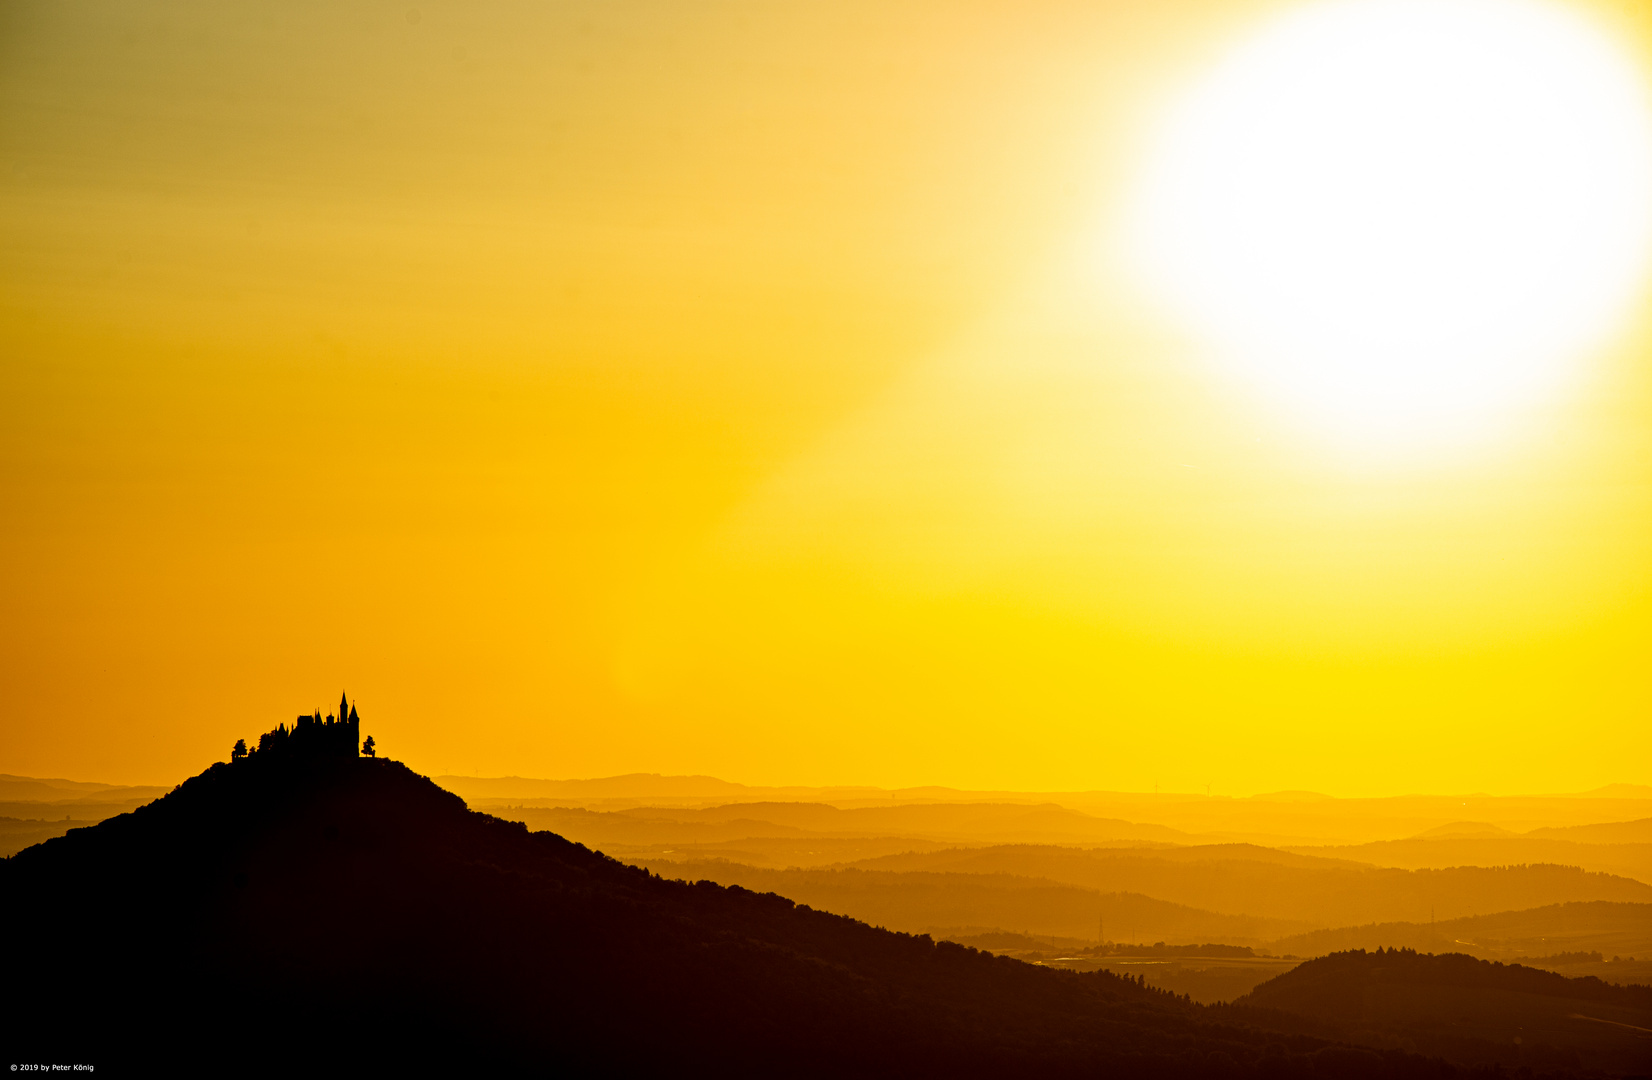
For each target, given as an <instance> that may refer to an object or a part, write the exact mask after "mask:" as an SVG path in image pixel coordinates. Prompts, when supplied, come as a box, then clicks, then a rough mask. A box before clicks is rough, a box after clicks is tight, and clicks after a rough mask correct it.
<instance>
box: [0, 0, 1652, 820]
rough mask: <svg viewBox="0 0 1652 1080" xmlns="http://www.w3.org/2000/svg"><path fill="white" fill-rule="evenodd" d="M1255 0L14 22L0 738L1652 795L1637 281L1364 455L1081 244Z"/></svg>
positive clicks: (160, 769) (517, 767)
mask: <svg viewBox="0 0 1652 1080" xmlns="http://www.w3.org/2000/svg"><path fill="white" fill-rule="evenodd" d="M1289 7H1290V5H1281V4H1277V3H1276V4H1261V3H1243V2H1234V3H1211V2H1187V0H1170V2H1166V3H1162V4H1152V5H1147V4H1124V3H1111V2H1103V3H1097V2H1090V3H1077V2H1073V3H1043V4H1028V3H965V4H958V3H945V4H942V3H929V2H913V3H904V4H890V3H884V2H878V3H843V4H834V5H776V4H762V3H743V4H742V3H708V4H698V5H683V4H668V3H644V2H636V0H604V2H602V3H595V2H592V3H560V4H514V3H481V4H458V3H428V2H421V3H419V4H418V5H417V6H416V7H413V6H410V5H408V4H406V3H395V4H369V3H343V4H338V3H325V4H323V3H311V4H300V3H281V4H276V3H270V2H264V0H254V2H249V3H244V4H236V5H222V4H209V3H184V2H162V0H154V2H134V3H126V4H115V3H90V4H84V5H62V4H55V3H46V2H38V3H37V2H23V3H13V4H8V5H6V6H5V7H4V9H3V10H0V507H3V508H4V510H3V517H0V565H4V566H5V568H6V569H5V571H4V573H3V574H0V771H4V772H12V773H21V774H28V775H54V776H69V777H74V778H84V779H92V778H96V779H100V780H105V781H111V782H157V783H159V782H171V781H174V780H176V779H178V778H180V777H181V776H183V775H184V774H187V773H189V772H192V771H196V770H198V769H199V768H201V767H203V766H204V765H205V764H207V763H208V762H210V761H212V760H215V759H218V758H222V757H224V756H225V755H226V754H227V749H228V746H229V744H230V743H231V742H233V741H234V739H235V738H237V737H242V736H250V735H252V734H255V733H256V732H258V731H260V730H263V729H266V728H268V727H271V726H273V725H274V724H275V723H276V722H278V721H280V720H288V719H291V717H292V716H293V715H296V714H297V713H298V712H299V711H301V710H302V711H308V710H310V709H312V708H314V707H315V706H317V705H318V704H320V705H323V706H324V705H325V704H326V703H328V702H331V701H334V700H336V695H337V694H338V692H339V690H340V689H341V688H343V689H346V690H348V691H349V692H350V694H351V696H352V698H356V699H359V702H360V705H361V712H362V714H363V717H364V724H365V728H364V730H366V731H367V732H370V733H372V734H374V735H375V736H376V737H377V740H378V743H379V745H380V746H381V748H382V749H383V751H384V752H385V753H387V754H389V755H390V756H392V757H397V758H400V759H402V760H405V761H407V762H409V763H410V764H412V765H413V766H415V767H416V768H420V769H423V770H427V771H451V772H466V773H469V772H479V773H482V774H492V775H498V774H519V775H529V776H590V775H602V774H610V773H619V772H629V771H659V772H703V773H711V774H715V775H719V776H723V777H727V778H729V779H734V780H741V781H745V782H749V783H872V784H882V785H916V784H949V785H955V786H972V787H999V788H1023V789H1074V788H1112V789H1146V788H1150V787H1151V786H1153V785H1154V784H1158V785H1160V786H1161V787H1164V788H1167V789H1177V788H1179V789H1183V790H1203V789H1204V787H1205V786H1206V785H1210V786H1211V788H1212V789H1213V790H1214V791H1216V792H1226V793H1230V794H1245V793H1251V792H1258V791H1267V790H1275V789H1280V788H1311V789H1315V790H1321V791H1326V792H1330V793H1334V794H1387V793H1398V792H1411V791H1437V792H1448V791H1449V792H1458V791H1486V792H1492V793H1513V792H1529V791H1566V790H1582V789H1586V788H1591V787H1595V786H1598V785H1602V784H1605V783H1610V782H1638V783H1647V782H1652V728H1649V725H1648V722H1647V720H1648V713H1649V709H1652V684H1649V677H1652V672H1649V665H1648V659H1647V658H1648V649H1649V647H1652V559H1649V558H1648V553H1649V551H1652V547H1649V545H1652V366H1649V364H1648V362H1647V361H1648V357H1649V352H1652V321H1649V320H1647V319H1646V318H1645V316H1644V315H1643V314H1641V312H1643V311H1644V310H1645V306H1646V305H1645V300H1646V299H1647V290H1646V286H1645V283H1644V282H1643V281H1640V282H1639V283H1638V284H1637V285H1636V288H1637V290H1638V291H1636V292H1635V294H1634V296H1633V298H1632V299H1633V303H1632V304H1630V305H1629V306H1628V308H1627V309H1626V310H1627V311H1628V314H1627V315H1625V316H1623V317H1622V318H1620V319H1619V320H1618V321H1617V322H1616V323H1614V324H1613V327H1612V332H1611V333H1609V334H1603V335H1602V336H1600V337H1599V340H1597V341H1594V342H1593V343H1592V344H1591V345H1590V347H1589V348H1588V349H1586V350H1582V351H1579V352H1578V355H1577V356H1576V357H1574V358H1573V362H1572V367H1571V368H1570V369H1568V370H1569V371H1570V374H1569V376H1568V378H1567V379H1566V380H1564V381H1563V382H1560V383H1556V385H1555V387H1554V388H1553V389H1552V390H1551V391H1550V392H1546V393H1545V394H1543V395H1542V396H1541V397H1540V398H1539V399H1534V400H1533V401H1528V402H1526V403H1525V404H1524V405H1523V406H1522V407H1521V409H1520V410H1517V412H1516V413H1511V414H1510V415H1511V416H1512V419H1507V421H1506V423H1503V424H1502V426H1501V427H1498V428H1497V430H1496V433H1495V434H1494V435H1491V436H1486V437H1480V436H1479V435H1476V436H1475V437H1474V438H1469V437H1468V436H1467V435H1464V437H1463V438H1462V439H1460V440H1456V441H1453V439H1452V438H1449V437H1447V438H1444V439H1443V440H1442V439H1435V440H1434V441H1432V442H1429V443H1427V444H1426V445H1421V444H1419V445H1420V448H1413V449H1411V450H1407V451H1405V452H1399V451H1394V452H1389V450H1387V449H1385V450H1383V451H1382V452H1365V451H1361V452H1359V453H1354V452H1350V451H1348V450H1347V448H1346V447H1343V446H1339V445H1338V444H1337V443H1336V441H1335V439H1330V438H1327V437H1326V434H1325V432H1324V431H1323V430H1320V429H1316V428H1315V427H1314V425H1313V424H1312V423H1306V424H1305V423H1300V422H1297V419H1293V418H1292V416H1290V415H1287V413H1286V412H1285V411H1282V408H1281V407H1279V406H1278V405H1277V403H1270V402H1268V401H1265V400H1262V399H1261V398H1259V397H1258V396H1257V395H1256V394H1254V393H1252V392H1250V391H1249V390H1246V389H1241V388H1240V387H1239V386H1238V384H1236V383H1235V382H1234V381H1233V379H1231V378H1227V377H1225V376H1223V375H1221V374H1219V373H1217V372H1216V371H1214V370H1213V367H1212V364H1211V363H1209V362H1208V358H1207V357H1206V356H1205V354H1204V353H1203V352H1202V351H1201V348H1202V346H1201V345H1200V344H1199V343H1198V342H1197V341H1196V340H1194V337H1196V335H1194V336H1190V335H1189V333H1188V332H1187V328H1186V327H1185V326H1177V325H1175V324H1174V323H1173V322H1167V321H1166V319H1165V318H1164V317H1163V316H1162V313H1156V312H1155V310H1153V309H1151V305H1150V304H1148V303H1147V302H1146V301H1144V300H1143V299H1142V297H1141V296H1139V295H1138V294H1136V293H1134V292H1132V291H1131V290H1130V289H1129V288H1127V287H1125V286H1123V285H1121V284H1120V283H1119V281H1118V280H1117V278H1116V276H1115V275H1114V274H1113V271H1112V270H1110V269H1107V268H1100V269H1098V268H1097V264H1096V260H1095V259H1094V258H1092V256H1093V255H1094V251H1095V241H1094V238H1095V237H1096V236H1099V235H1103V234H1105V233H1106V232H1107V229H1108V228H1109V225H1108V223H1109V222H1114V221H1117V220H1118V219H1119V218H1120V215H1121V214H1127V212H1128V207H1129V206H1130V205H1131V204H1130V198H1131V195H1130V193H1131V192H1132V191H1133V190H1134V188H1133V187H1132V185H1133V184H1135V183H1137V180H1136V179H1135V178H1137V177H1138V176H1139V175H1141V172H1142V169H1143V167H1144V166H1143V164H1142V163H1143V161H1144V155H1146V154H1147V153H1148V151H1147V149H1145V148H1146V147H1148V146H1150V145H1151V143H1152V139H1153V133H1154V131H1155V130H1157V129H1156V128H1155V126H1154V125H1155V123H1157V122H1159V121H1156V120H1155V117H1159V116H1161V115H1162V114H1163V110H1164V108H1165V105H1164V103H1165V102H1166V101H1169V100H1173V99H1174V98H1175V96H1176V95H1177V94H1178V93H1179V92H1181V91H1182V90H1184V89H1185V88H1186V87H1188V86H1190V85H1193V84H1195V83H1196V82H1197V80H1198V78H1199V77H1200V73H1201V72H1204V71H1207V70H1209V69H1210V68H1211V66H1212V65H1213V64H1215V63H1216V62H1217V61H1218V59H1219V58H1220V57H1221V56H1222V55H1224V53H1223V50H1224V48H1226V47H1228V45H1229V43H1231V42H1232V41H1234V40H1237V37H1242V36H1243V35H1244V34H1245V33H1246V32H1247V28H1250V27H1253V26H1256V25H1261V24H1262V23H1263V22H1265V20H1267V19H1268V18H1270V17H1274V16H1275V15H1276V14H1277V13H1278V12H1280V11H1281V10H1286V9H1288V8H1289ZM1573 10H1576V11H1578V12H1580V13H1581V14H1582V16H1584V17H1587V18H1588V19H1590V20H1594V22H1595V23H1596V24H1598V25H1599V26H1600V27H1601V28H1602V33H1604V34H1606V35H1608V36H1609V37H1611V39H1612V40H1613V41H1615V42H1616V43H1617V45H1618V46H1620V47H1621V48H1622V49H1623V50H1625V52H1626V54H1627V55H1629V56H1631V57H1632V58H1633V59H1634V62H1635V63H1637V64H1644V63H1645V62H1646V60H1647V58H1648V57H1652V48H1649V46H1648V42H1649V40H1652V38H1649V35H1648V33H1647V26H1646V24H1645V22H1644V20H1645V18H1646V16H1645V15H1644V13H1643V14H1642V15H1640V16H1637V15H1636V12H1635V8H1634V6H1633V5H1629V4H1625V5H1623V7H1622V8H1621V9H1614V8H1610V7H1605V6H1598V5H1597V6H1593V7H1580V6H1577V5H1573ZM1637 19H1639V20H1640V21H1637ZM1108 265H1109V266H1110V265H1111V264H1108ZM1637 281H1638V279H1637ZM1324 426H1325V425H1321V428H1323V427H1324ZM1448 434H1449V433H1448ZM1367 449H1369V448H1367Z"/></svg>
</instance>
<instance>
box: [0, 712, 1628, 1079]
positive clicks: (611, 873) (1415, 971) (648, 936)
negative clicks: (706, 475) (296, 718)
mask: <svg viewBox="0 0 1652 1080" xmlns="http://www.w3.org/2000/svg"><path fill="white" fill-rule="evenodd" d="M283 734H284V735H285V736H288V737H285V738H282V739H278V740H273V741H265V742H263V743H262V744H261V747H260V749H259V750H257V751H255V752H254V753H252V754H250V755H248V756H245V757H238V758H237V759H236V760H234V761H232V762H230V763H224V764H219V765H215V766H213V767H212V768H210V769H208V770H206V771H205V772H204V773H202V774H201V775H199V776H197V777H194V778H192V779H190V780H188V781H186V782H185V783H183V784H182V785H180V786H179V787H178V788H176V789H175V790H173V791H172V792H170V793H168V794H167V795H166V796H165V797H163V798H161V799H158V800H156V801H154V802H152V803H149V804H147V805H145V806H143V807H140V808H139V809H137V810H135V811H133V812H130V813H126V814H122V815H119V816H116V817H114V818H111V819H108V820H105V821H103V822H102V823H100V824H98V825H96V826H92V827H88V828H80V829H75V830H72V831H70V832H68V833H67V834H65V835H64V836H61V837H57V838H53V839H50V840H47V841H45V842H44V843H41V844H38V845H35V846H33V847H30V848H28V849H26V850H24V851H22V852H20V853H18V854H17V855H14V856H12V857H10V858H8V859H6V860H5V861H4V863H0V918H3V919H4V920H5V925H6V926H7V927H8V928H10V936H9V938H8V947H9V951H8V960H9V961H10V962H9V964H8V971H7V978H6V979H5V980H3V981H0V986H3V988H4V990H3V995H4V996H3V1000H0V1008H4V1010H5V1016H6V1017H7V1021H8V1029H7V1030H8V1041H9V1043H10V1044H11V1046H12V1049H13V1055H14V1057H15V1058H17V1059H19V1060H25V1061H47V1062H54V1061H55V1062H76V1063H88V1064H92V1065H94V1067H96V1068H98V1069H101V1070H103V1071H104V1072H105V1073H108V1072H111V1071H112V1072H114V1073H115V1074H116V1075H120V1074H121V1073H122V1072H134V1073H139V1074H148V1073H153V1072H157V1071H162V1070H165V1071H169V1072H171V1071H179V1070H183V1071H189V1072H197V1071H198V1072H210V1073H213V1074H218V1073H229V1074H232V1075H255V1074H267V1075H290V1074H292V1073H294V1072H297V1071H303V1072H306V1073H308V1072H315V1071H322V1072H329V1073H332V1072H342V1071H345V1070H369V1069H370V1070H372V1071H373V1073H374V1074H379V1075H382V1074H385V1073H387V1072H412V1071H415V1070H416V1071H418V1072H419V1073H421V1074H428V1073H430V1072H431V1071H433V1070H436V1069H442V1070H444V1071H458V1070H461V1069H462V1070H463V1071H464V1074H465V1075H477V1074H480V1073H484V1072H493V1071H509V1072H512V1073H525V1074H532V1075H578V1076H587V1075H614V1076H634V1075H644V1074H654V1073H665V1074H669V1075H686V1076H701V1075H712V1074H715V1075H719V1076H744V1075H787V1076H843V1075H855V1076H903V1077H921V1076H943V1075H944V1076H948V1077H959V1076H965V1077H967V1076H992V1077H998V1076H1007V1075H1040V1076H1052V1077H1063V1076H1080V1075H1083V1076H1094V1075H1098V1074H1099V1075H1108V1076H1117V1077H1165V1078H1170V1077H1193V1076H1198V1077H1256V1078H1261V1077H1302V1078H1309V1077H1371V1078H1378V1077H1440V1078H1445V1077H1485V1078H1487V1080H1490V1078H1491V1077H1492V1076H1494V1075H1502V1074H1501V1073H1498V1072H1495V1071H1493V1070H1494V1068H1495V1067H1496V1066H1498V1065H1505V1064H1512V1065H1515V1066H1521V1067H1527V1068H1532V1069H1534V1070H1535V1072H1534V1073H1533V1075H1535V1076H1541V1075H1553V1076H1581V1075H1616V1076H1624V1075H1631V1074H1633V1073H1635V1072H1637V1071H1644V1070H1642V1069H1641V1066H1642V1065H1644V1064H1647V1063H1648V1062H1649V1061H1652V1059H1649V1058H1648V1057H1647V1056H1646V1055H1645V1054H1644V1050H1645V1048H1646V1045H1647V1044H1645V1043H1644V1042H1643V1041H1637V1040H1638V1039H1639V1034H1638V1033H1641V1032H1647V1033H1648V1034H1652V1002H1649V1001H1648V1000H1647V993H1648V992H1647V991H1645V990H1644V988H1628V989H1625V988H1620V987H1616V986H1610V985H1607V984H1605V983H1602V982H1601V981H1600V980H1597V979H1565V978H1560V977H1558V976H1553V975H1548V974H1546V973H1543V972H1538V971H1535V970H1532V969H1528V968H1525V967H1506V966H1504V965H1501V964H1482V963H1480V962H1478V961H1475V960H1473V959H1472V958H1469V957H1466V956H1464V957H1456V958H1455V959H1453V958H1449V957H1448V958H1444V960H1445V962H1444V963H1443V964H1442V963H1441V961H1440V958H1435V957H1428V958H1426V960H1425V961H1419V960H1418V958H1417V957H1415V956H1407V957H1406V960H1407V964H1406V965H1405V967H1404V970H1403V971H1402V972H1400V973H1399V974H1396V973H1395V969H1396V963H1395V960H1394V957H1393V955H1392V954H1372V953H1364V952H1360V953H1339V954H1335V955H1333V956H1330V957H1326V958H1324V959H1322V960H1315V961H1311V962H1309V963H1308V964H1306V965H1303V966H1302V967H1300V968H1297V969H1296V970H1294V971H1292V972H1291V973H1290V974H1289V975H1288V976H1287V977H1286V980H1285V981H1277V980H1276V982H1274V983H1270V984H1267V985H1265V986H1264V987H1263V988H1261V989H1259V990H1257V991H1256V992H1255V993H1253V994H1252V995H1251V998H1252V999H1253V1000H1248V1001H1246V1002H1244V1003H1241V1004H1238V1005H1213V1006H1205V1005H1200V1004H1198V1003H1196V1002H1193V1001H1190V1000H1188V999H1187V998H1186V997H1177V996H1174V995H1171V994H1169V993H1165V992H1163V991H1157V990H1154V989H1152V988H1151V987H1149V986H1147V985H1145V980H1143V979H1142V978H1140V977H1139V976H1137V977H1125V976H1121V975H1119V974H1117V973H1114V972H1112V971H1107V970H1095V971H1090V972H1075V971H1062V970H1052V969H1051V968H1049V967H1046V966H1039V965H1034V964H1027V963H1023V962H1020V961H1018V960H1015V959H1011V958H1008V957H1005V956H995V955H993V954H992V953H990V952H986V951H980V950H976V949H972V948H968V947H965V946H962V945H959V944H955V943H951V942H946V941H940V942H937V941H934V940H932V939H931V938H929V937H925V936H918V935H910V934H901V933H896V932H892V931H889V930H884V929H879V928H876V927H872V926H869V925H867V924H866V923H864V922H860V921H856V920H854V919H851V918H847V917H845V916H843V915H839V914H831V913H827V912H823V911H818V910H814V909H812V908H811V907H809V906H807V905H800V904H797V903H794V902H793V901H792V900H791V899H787V898H784V897H781V896H776V895H772V894H759V893H755V892H752V891H749V890H746V889H742V888H739V887H724V886H722V885H718V884H716V883H713V882H710V881H698V882H689V881H678V880H670V879H667V878H663V877H660V876H657V875H655V874H652V873H650V872H649V871H647V870H645V869H640V868H637V867H635V866H629V865H626V864H624V863H622V862H619V861H617V860H614V859H611V858H608V857H606V856H603V855H601V854H599V853H596V852H593V851H591V850H589V849H588V848H586V847H584V846H583V845H580V844H577V843H573V842H571V841H569V840H567V839H565V838H563V837H561V836H558V835H555V834H554V833H551V832H545V831H540V832H530V831H529V830H528V829H527V828H525V827H524V826H522V825H521V824H519V823H513V822H507V821H504V820H501V819H499V818H496V817H492V816H489V815H486V814H482V813H478V812H475V811H472V810H468V809H467V808H466V807H465V805H464V803H463V801H462V800H460V799H459V798H458V797H457V796H455V795H453V794H451V793H450V792H446V791H443V790H442V789H440V788H439V787H437V786H436V785H435V784H433V783H431V782H430V781H428V780H427V779H425V778H424V777H421V776H418V775H417V774H415V773H413V772H412V771H411V770H409V769H407V768H405V767H404V766H402V765H400V764H398V763H395V762H391V761H385V760H375V759H371V758H360V757H356V756H354V750H353V748H351V747H348V746H344V747H342V750H341V746H340V744H339V740H336V739H334V740H326V739H317V738H310V737H309V736H311V735H314V734H315V732H312V731H308V730H307V729H304V728H300V729H299V730H298V731H297V732H296V733H285V732H284V733H283ZM1464 965H1468V967H1465V966H1464ZM1465 971H1466V972H1467V974H1464V972H1465ZM1291 979H1294V980H1295V981H1288V980H1291ZM1396 979H1403V980H1409V982H1408V983H1407V985H1409V986H1413V987H1424V988H1427V992H1428V993H1431V994H1433V995H1435V996H1436V997H1439V996H1441V995H1444V994H1449V995H1450V997H1451V1000H1452V1002H1453V1003H1454V1005H1453V1007H1454V1008H1456V1009H1457V1010H1458V1011H1459V1012H1461V1013H1462V1014H1463V1017H1464V1019H1463V1021H1462V1022H1460V1023H1457V1024H1455V1025H1453V1026H1452V1027H1451V1029H1450V1031H1449V1032H1446V1034H1447V1035H1449V1036H1450V1038H1449V1039H1444V1040H1442V1039H1441V1038H1439V1037H1437V1036H1438V1034H1439V1033H1438V1032H1436V1031H1435V1029H1434V1028H1433V1027H1430V1026H1429V1025H1428V1021H1427V1018H1426V1017H1425V1018H1423V1020H1422V1021H1420V1022H1419V1021H1418V1020H1417V1018H1416V1017H1414V1016H1411V1015H1410V1014H1408V1013H1405V1012H1404V1009H1405V1007H1406V1006H1405V1000H1406V997H1405V994H1404V993H1401V994H1399V995H1392V994H1390V995H1387V996H1384V995H1382V994H1379V993H1373V992H1372V988H1373V987H1374V986H1377V985H1378V984H1382V985H1387V984H1388V983H1389V982H1393V981H1394V980H1396ZM1534 980H1535V981H1534ZM1270 988H1271V989H1270ZM1510 1003H1513V1004H1514V1005H1517V1006H1519V1010H1518V1012H1517V1013H1516V1014H1510V1013H1509V1012H1508V1009H1507V1006H1509V1005H1510ZM1511 1015H1515V1016H1516V1018H1517V1019H1520V1020H1524V1021H1527V1022H1528V1026H1527V1027H1523V1028H1521V1029H1520V1030H1521V1031H1523V1032H1526V1033H1528V1034H1530V1035H1532V1036H1533V1037H1532V1038H1530V1039H1526V1040H1525V1041H1522V1039H1521V1038H1520V1037H1512V1038H1511V1037H1510V1036H1509V1034H1508V1030H1507V1029H1508V1027H1509V1019H1510V1016H1511ZM1419 1050H1421V1051H1424V1052H1423V1053H1419V1052H1418V1051H1419Z"/></svg>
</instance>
